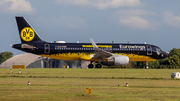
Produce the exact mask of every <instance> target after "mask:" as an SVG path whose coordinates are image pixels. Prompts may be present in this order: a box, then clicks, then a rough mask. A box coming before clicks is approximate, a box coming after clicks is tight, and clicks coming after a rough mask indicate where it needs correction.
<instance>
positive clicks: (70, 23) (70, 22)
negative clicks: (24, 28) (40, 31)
mask: <svg viewBox="0 0 180 101" xmlns="http://www.w3.org/2000/svg"><path fill="white" fill-rule="evenodd" d="M38 21H39V22H40V23H45V24H47V25H49V26H55V27H63V28H78V29H81V28H82V29H83V28H87V27H88V24H87V23H86V21H85V20H84V19H82V18H81V17H78V16H65V15H62V16H60V17H47V18H44V17H38Z"/></svg>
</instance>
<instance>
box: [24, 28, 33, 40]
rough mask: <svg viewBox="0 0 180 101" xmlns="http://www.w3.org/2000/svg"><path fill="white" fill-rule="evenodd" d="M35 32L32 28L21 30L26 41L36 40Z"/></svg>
mask: <svg viewBox="0 0 180 101" xmlns="http://www.w3.org/2000/svg"><path fill="white" fill-rule="evenodd" d="M34 36H35V34H34V31H33V29H32V28H30V27H25V28H23V29H22V30H21V38H22V39H23V40H24V41H28V42H29V41H32V40H33V39H34Z"/></svg>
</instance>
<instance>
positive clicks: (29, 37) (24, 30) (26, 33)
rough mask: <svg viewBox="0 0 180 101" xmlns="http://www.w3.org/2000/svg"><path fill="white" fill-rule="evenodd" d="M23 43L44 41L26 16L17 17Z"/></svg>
mask: <svg viewBox="0 0 180 101" xmlns="http://www.w3.org/2000/svg"><path fill="white" fill-rule="evenodd" d="M16 22H17V26H18V30H19V36H20V39H21V43H32V42H37V41H42V40H41V38H40V37H39V35H38V34H37V33H36V31H35V30H34V29H33V28H32V27H31V25H30V24H29V23H28V22H27V21H26V19H25V18H24V17H16Z"/></svg>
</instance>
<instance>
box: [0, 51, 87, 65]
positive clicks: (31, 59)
mask: <svg viewBox="0 0 180 101" xmlns="http://www.w3.org/2000/svg"><path fill="white" fill-rule="evenodd" d="M87 64H89V61H64V60H56V59H51V58H45V57H42V56H39V55H34V54H31V53H25V54H20V55H16V56H13V57H11V58H10V59H8V60H6V61H5V62H3V63H2V64H1V65H0V68H11V67H12V65H26V68H64V67H66V68H87Z"/></svg>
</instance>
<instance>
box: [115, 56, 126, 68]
mask: <svg viewBox="0 0 180 101" xmlns="http://www.w3.org/2000/svg"><path fill="white" fill-rule="evenodd" d="M113 62H114V65H118V66H124V65H128V63H129V57H127V56H117V57H113Z"/></svg>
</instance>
